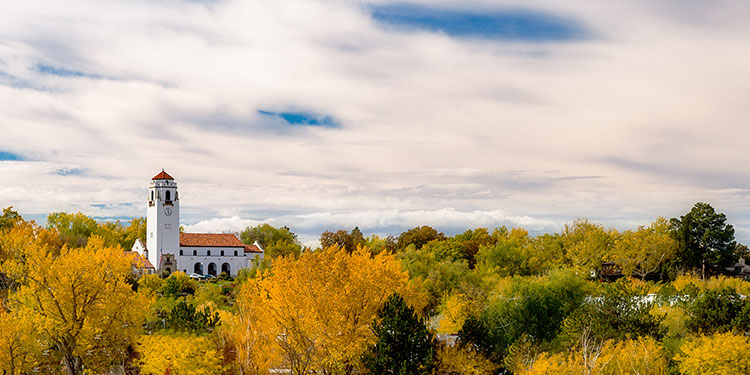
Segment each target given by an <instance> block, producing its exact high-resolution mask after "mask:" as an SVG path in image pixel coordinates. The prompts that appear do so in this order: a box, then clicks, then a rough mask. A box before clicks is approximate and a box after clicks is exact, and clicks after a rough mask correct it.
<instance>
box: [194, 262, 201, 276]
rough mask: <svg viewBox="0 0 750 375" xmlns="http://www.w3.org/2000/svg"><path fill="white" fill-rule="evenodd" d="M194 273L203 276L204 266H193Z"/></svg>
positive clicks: (197, 264) (198, 264)
mask: <svg viewBox="0 0 750 375" xmlns="http://www.w3.org/2000/svg"><path fill="white" fill-rule="evenodd" d="M193 273H197V274H199V275H203V265H202V264H200V263H196V264H195V266H193Z"/></svg>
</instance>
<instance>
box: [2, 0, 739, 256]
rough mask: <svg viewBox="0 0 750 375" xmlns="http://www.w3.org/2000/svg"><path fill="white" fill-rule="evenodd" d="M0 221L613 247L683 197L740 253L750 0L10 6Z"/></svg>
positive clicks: (309, 0)
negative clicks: (606, 232) (157, 196)
mask: <svg viewBox="0 0 750 375" xmlns="http://www.w3.org/2000/svg"><path fill="white" fill-rule="evenodd" d="M2 8H3V22H1V23H0V206H2V207H7V206H13V207H14V208H15V209H16V210H18V211H19V212H20V213H21V214H22V215H24V217H25V218H28V219H35V220H37V221H38V222H44V218H45V217H46V215H47V214H48V213H50V212H59V211H66V212H82V213H84V214H86V215H90V216H93V217H95V218H97V219H98V220H103V221H104V220H115V219H123V220H125V219H127V218H131V217H140V216H145V213H146V192H147V188H148V184H149V181H150V179H151V177H153V176H154V175H156V174H157V173H158V172H159V171H161V169H162V168H163V169H165V170H166V171H167V172H168V173H169V174H171V175H172V176H173V177H174V178H175V180H176V182H177V184H178V186H179V190H180V201H181V203H180V204H181V211H180V218H181V222H182V224H183V225H185V227H186V229H187V230H188V231H191V232H223V231H239V230H242V229H244V228H245V227H247V226H252V225H257V224H259V223H262V222H266V223H269V224H271V225H274V226H288V227H289V228H290V229H291V230H292V231H293V232H295V233H297V234H298V235H299V237H300V239H301V240H302V242H304V243H306V244H314V243H315V241H316V239H317V238H318V236H319V234H320V233H321V232H323V231H325V230H337V229H348V230H350V229H352V228H353V227H355V226H359V228H360V229H361V230H362V231H363V232H364V233H365V234H366V235H371V234H378V235H388V234H394V235H398V234H399V233H401V232H402V231H404V230H406V229H409V228H412V227H415V226H418V225H431V226H433V227H435V228H436V229H438V230H440V231H443V232H445V233H446V234H455V233H458V232H463V231H465V230H466V229H472V228H477V227H487V228H490V229H491V228H494V227H498V226H503V225H504V226H508V227H524V228H527V229H528V230H529V231H530V232H531V233H532V234H539V233H545V232H557V231H560V229H561V228H562V226H563V225H564V224H565V223H566V222H571V221H573V220H575V219H577V218H582V217H585V218H588V219H590V220H593V221H595V222H598V223H601V224H603V225H604V226H605V227H607V228H610V227H614V228H617V229H619V230H626V229H633V228H636V227H637V226H639V225H648V224H649V223H650V222H652V221H653V220H654V219H655V218H656V217H658V216H664V217H678V216H680V215H684V214H685V213H686V212H688V211H689V210H690V208H691V207H692V205H693V204H694V203H696V202H708V203H710V204H711V205H713V207H714V208H715V209H716V210H717V211H719V212H723V213H725V214H726V215H727V220H728V223H730V224H733V225H734V226H735V228H736V231H737V232H736V237H737V239H738V240H739V241H740V242H744V243H748V242H750V190H748V188H749V186H750V169H748V165H750V152H748V149H749V148H748V140H750V126H748V125H750V124H748V119H750V48H748V46H750V23H748V22H747V18H748V16H750V2H747V1H744V0H739V1H724V0H714V1H707V0H706V1H703V0H664V1H651V0H612V1H606V2H603V1H598V0H580V1H559V0H555V1H552V0H540V1H505V0H495V1H481V0H461V1H457V0H431V1H421V0H415V1H400V2H391V1H378V0H374V1H354V0H352V1H345V0H281V1H262V0H256V1H253V0H247V1H245V0H217V1H208V0H206V1H198V0H194V1H187V0H148V1H145V0H128V1H124V0H123V1H119V0H102V1H95V2H92V1H78V0H69V1H65V2H51V1H35V0H26V1H16V2H9V3H7V4H4V5H3V7H2Z"/></svg>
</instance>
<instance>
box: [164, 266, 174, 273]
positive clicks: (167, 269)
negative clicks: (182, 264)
mask: <svg viewBox="0 0 750 375" xmlns="http://www.w3.org/2000/svg"><path fill="white" fill-rule="evenodd" d="M164 271H167V273H168V274H170V273H172V269H171V268H169V267H167V268H165V269H164Z"/></svg>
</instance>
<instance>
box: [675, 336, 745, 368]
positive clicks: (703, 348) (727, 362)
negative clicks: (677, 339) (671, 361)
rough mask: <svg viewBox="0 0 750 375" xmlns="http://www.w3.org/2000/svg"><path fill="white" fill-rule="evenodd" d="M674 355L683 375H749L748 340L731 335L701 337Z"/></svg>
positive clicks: (686, 344)
mask: <svg viewBox="0 0 750 375" xmlns="http://www.w3.org/2000/svg"><path fill="white" fill-rule="evenodd" d="M680 349H681V351H682V353H681V354H678V355H677V356H675V360H676V361H677V362H679V364H680V372H681V373H683V374H685V375H699V374H700V375H734V374H748V373H750V338H748V337H747V336H740V335H735V334H732V333H729V332H728V333H719V334H715V335H713V336H703V337H699V338H697V339H696V340H693V341H689V342H687V343H685V344H684V345H683V346H682V347H681V348H680Z"/></svg>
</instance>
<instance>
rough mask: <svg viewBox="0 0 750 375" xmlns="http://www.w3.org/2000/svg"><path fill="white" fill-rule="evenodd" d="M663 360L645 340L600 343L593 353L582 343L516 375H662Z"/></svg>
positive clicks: (545, 355) (659, 349) (541, 357)
mask: <svg viewBox="0 0 750 375" xmlns="http://www.w3.org/2000/svg"><path fill="white" fill-rule="evenodd" d="M667 364H668V362H667V358H666V357H665V356H664V354H662V347H661V346H660V345H659V343H658V342H656V340H654V339H652V338H649V337H646V338H638V339H634V340H625V341H614V340H610V341H607V342H606V343H604V344H603V345H602V346H601V347H600V348H599V349H598V350H597V351H596V352H591V351H587V348H586V347H585V345H584V344H583V343H582V344H581V345H580V346H578V347H576V348H574V349H572V350H570V351H569V352H567V353H560V354H549V353H542V354H541V355H539V357H538V358H537V359H536V360H535V361H534V362H533V363H532V364H531V365H530V366H528V367H526V368H522V369H519V370H518V371H516V372H515V373H517V374H519V375H553V374H554V375H557V374H560V375H579V374H586V375H588V374H601V375H631V374H644V375H646V374H648V375H664V374H666V373H667Z"/></svg>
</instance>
